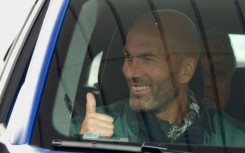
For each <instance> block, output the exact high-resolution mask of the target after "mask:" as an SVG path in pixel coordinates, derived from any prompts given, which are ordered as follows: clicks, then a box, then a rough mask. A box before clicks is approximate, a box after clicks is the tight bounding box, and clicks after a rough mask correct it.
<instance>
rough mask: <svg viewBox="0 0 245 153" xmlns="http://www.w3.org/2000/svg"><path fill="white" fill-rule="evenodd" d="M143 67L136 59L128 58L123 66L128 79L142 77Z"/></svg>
mask: <svg viewBox="0 0 245 153" xmlns="http://www.w3.org/2000/svg"><path fill="white" fill-rule="evenodd" d="M141 67H142V65H141V64H140V62H139V59H137V58H136V57H130V58H126V59H125V61H124V65H123V73H124V75H125V77H126V78H138V77H140V76H141V75H142V68H141Z"/></svg>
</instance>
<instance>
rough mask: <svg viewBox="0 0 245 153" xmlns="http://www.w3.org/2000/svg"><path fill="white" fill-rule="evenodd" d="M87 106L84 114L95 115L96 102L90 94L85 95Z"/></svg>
mask: <svg viewBox="0 0 245 153" xmlns="http://www.w3.org/2000/svg"><path fill="white" fill-rule="evenodd" d="M86 98H87V104H86V113H95V111H96V100H95V98H94V95H93V94H92V93H87V97H86Z"/></svg>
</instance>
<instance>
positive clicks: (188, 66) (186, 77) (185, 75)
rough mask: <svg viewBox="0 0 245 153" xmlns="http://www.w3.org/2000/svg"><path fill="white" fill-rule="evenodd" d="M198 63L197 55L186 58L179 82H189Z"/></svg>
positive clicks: (181, 68)
mask: <svg viewBox="0 0 245 153" xmlns="http://www.w3.org/2000/svg"><path fill="white" fill-rule="evenodd" d="M196 65H197V59H196V58H195V57H188V58H185V59H184V60H183V62H182V64H181V67H180V70H179V76H178V78H179V82H180V83H183V84H184V83H188V82H189V81H190V80H191V78H192V77H193V75H194V73H195V70H196Z"/></svg>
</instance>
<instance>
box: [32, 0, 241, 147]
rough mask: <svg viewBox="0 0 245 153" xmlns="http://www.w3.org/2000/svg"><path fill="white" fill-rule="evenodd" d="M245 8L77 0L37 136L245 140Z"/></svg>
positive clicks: (161, 0) (162, 0) (215, 142)
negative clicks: (244, 113) (244, 12)
mask: <svg viewBox="0 0 245 153" xmlns="http://www.w3.org/2000/svg"><path fill="white" fill-rule="evenodd" d="M242 4H243V5H242ZM241 6H244V2H243V1H236V3H235V2H233V1H230V0H223V1H222V4H221V2H220V1H210V2H206V1H202V0H193V1H189V0H183V1H178V0H133V1H132V0H123V1H120V0H86V1H85V0H71V2H70V5H69V8H68V11H67V14H66V17H65V21H64V24H63V26H62V30H61V33H60V36H59V40H58V43H57V46H56V49H55V54H54V56H53V60H52V64H51V68H50V70H49V74H48V79H47V83H46V86H45V90H44V94H43V97H42V104H41V108H40V110H39V117H38V120H37V123H36V128H35V131H34V135H38V137H40V138H42V140H36V139H34V138H33V140H32V141H33V142H32V143H33V144H38V145H41V146H42V145H43V146H45V147H47V146H50V144H51V142H52V140H56V139H63V140H74V141H84V140H98V141H117V142H118V141H119V142H127V143H128V142H129V143H143V142H154V143H155V142H156V143H164V144H181V145H182V144H184V145H185V144H188V145H189V144H191V145H192V144H195V145H196V144H197V145H204V146H226V147H227V146H228V147H245V144H244V140H245V123H244V122H245V115H243V113H242V112H244V109H245V105H244V100H245V97H244V91H245V84H244V78H245V65H244V63H245V58H244V56H243V55H244V49H245V47H244V44H245V43H244V41H245V35H244V30H245V29H244V14H242V11H245V10H244V9H245V8H242V7H241Z"/></svg>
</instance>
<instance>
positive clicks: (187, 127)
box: [70, 10, 242, 145]
mask: <svg viewBox="0 0 245 153" xmlns="http://www.w3.org/2000/svg"><path fill="white" fill-rule="evenodd" d="M200 51H201V42H200V36H199V32H198V30H197V29H196V27H195V25H194V23H193V22H192V21H191V20H190V19H189V18H188V17H187V16H186V15H184V14H183V13H180V12H178V11H174V10H161V11H154V12H149V13H147V14H145V15H143V16H142V17H141V18H139V19H138V20H137V21H136V22H135V23H134V24H133V26H132V27H131V29H130V30H129V32H128V35H127V40H126V44H125V47H124V54H125V61H124V64H123V74H124V76H125V78H126V80H127V82H128V86H129V91H130V98H129V100H126V101H121V102H117V103H115V104H112V105H109V106H104V107H97V108H96V101H95V98H94V96H93V95H92V94H91V93H88V94H87V105H86V114H85V117H82V116H77V117H75V118H74V119H73V120H72V123H71V129H70V133H71V135H77V134H79V135H84V134H85V135H86V134H87V133H96V134H98V135H99V136H106V137H112V136H113V137H126V138H128V140H129V141H131V142H160V143H187V144H215V145H224V144H226V143H229V142H227V140H226V139H225V138H226V136H224V135H222V132H225V131H222V130H232V129H233V126H232V125H229V126H227V127H221V126H223V125H221V124H219V123H220V122H219V121H217V118H218V119H220V118H219V117H220V116H218V117H217V114H216V115H214V114H215V113H211V114H209V113H208V112H215V110H214V109H208V108H206V107H205V106H204V105H202V103H201V102H200V100H198V98H197V97H195V95H194V93H193V92H192V91H191V90H190V89H189V87H188V85H189V81H190V80H191V79H192V77H193V75H194V72H195V69H196V65H197V62H198V59H199V52H200ZM224 116H225V115H224ZM223 123H224V125H225V124H226V123H227V122H226V120H224V121H223ZM223 123H222V124H223ZM214 128H216V129H214ZM239 132H240V131H239ZM241 133H242V132H241ZM239 134H240V133H239ZM223 138H224V139H223ZM227 138H229V139H228V141H231V140H234V139H232V136H231V137H227ZM230 138H231V139H230ZM232 142H233V143H234V141H232ZM239 142H240V141H239ZM241 142H242V141H241ZM241 142H240V143H241Z"/></svg>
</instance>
